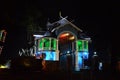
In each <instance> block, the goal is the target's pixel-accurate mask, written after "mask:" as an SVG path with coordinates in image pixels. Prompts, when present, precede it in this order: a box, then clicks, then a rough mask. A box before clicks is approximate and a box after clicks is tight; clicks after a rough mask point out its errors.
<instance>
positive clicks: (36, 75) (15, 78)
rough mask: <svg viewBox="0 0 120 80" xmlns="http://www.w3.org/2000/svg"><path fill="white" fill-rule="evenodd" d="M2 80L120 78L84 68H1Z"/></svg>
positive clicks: (118, 79)
mask: <svg viewBox="0 0 120 80" xmlns="http://www.w3.org/2000/svg"><path fill="white" fill-rule="evenodd" d="M0 80H120V78H119V76H118V74H116V75H115V74H114V73H112V72H110V71H105V72H103V71H97V72H91V71H90V70H82V71H80V72H70V71H56V72H43V71H12V70H7V69H4V70H0Z"/></svg>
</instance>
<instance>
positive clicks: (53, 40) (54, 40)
mask: <svg viewBox="0 0 120 80" xmlns="http://www.w3.org/2000/svg"><path fill="white" fill-rule="evenodd" d="M51 47H52V49H53V50H56V49H57V40H56V39H52V40H51Z"/></svg>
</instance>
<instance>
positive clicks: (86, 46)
mask: <svg viewBox="0 0 120 80" xmlns="http://www.w3.org/2000/svg"><path fill="white" fill-rule="evenodd" d="M84 51H88V41H84Z"/></svg>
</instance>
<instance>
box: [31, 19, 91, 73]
mask: <svg viewBox="0 0 120 80" xmlns="http://www.w3.org/2000/svg"><path fill="white" fill-rule="evenodd" d="M33 36H34V54H35V56H36V58H37V59H39V58H40V56H41V54H44V55H45V58H44V59H45V60H46V62H48V63H51V64H54V67H55V64H56V65H57V64H59V67H60V69H62V70H75V71H80V69H84V68H85V65H84V61H85V60H87V59H88V58H89V47H88V46H89V42H90V41H91V38H90V37H87V36H86V35H85V34H84V33H83V31H82V30H81V29H80V28H78V27H77V26H75V25H74V24H73V23H72V22H70V21H68V20H67V18H63V17H61V19H60V20H58V21H56V22H53V23H50V22H48V23H47V31H46V32H44V34H43V33H42V34H40V33H38V34H33ZM56 67H58V66H56Z"/></svg>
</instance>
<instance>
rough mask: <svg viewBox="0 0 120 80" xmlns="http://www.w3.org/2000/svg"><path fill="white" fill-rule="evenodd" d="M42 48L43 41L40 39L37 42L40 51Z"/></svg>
mask: <svg viewBox="0 0 120 80" xmlns="http://www.w3.org/2000/svg"><path fill="white" fill-rule="evenodd" d="M42 47H43V40H42V39H41V40H40V41H39V48H40V49H42Z"/></svg>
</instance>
